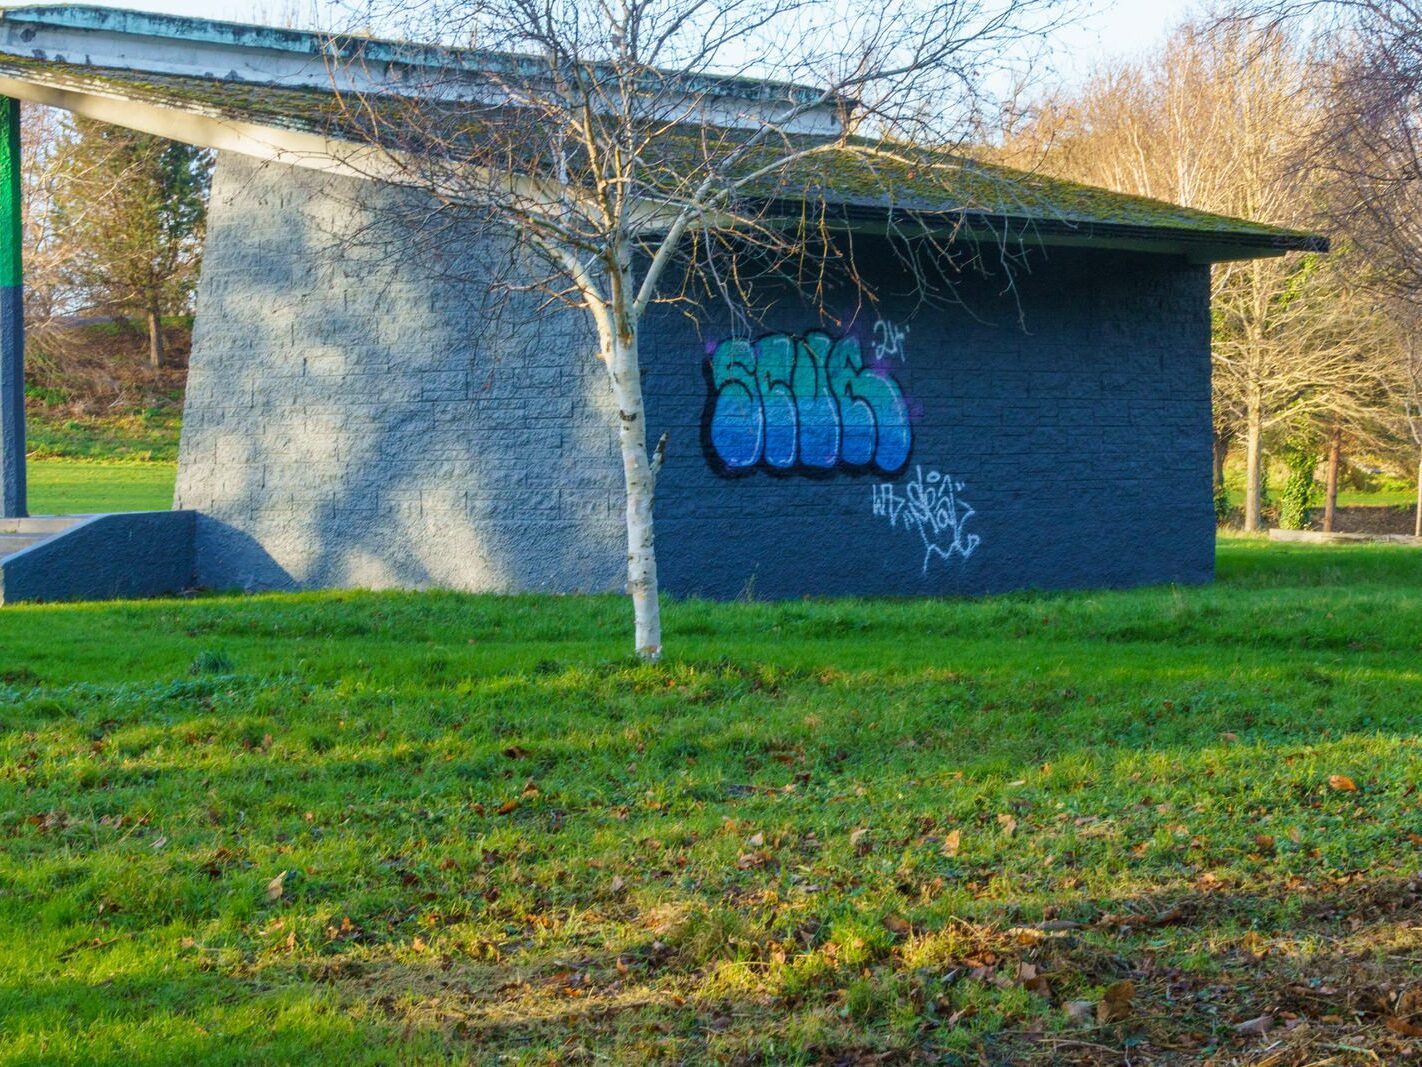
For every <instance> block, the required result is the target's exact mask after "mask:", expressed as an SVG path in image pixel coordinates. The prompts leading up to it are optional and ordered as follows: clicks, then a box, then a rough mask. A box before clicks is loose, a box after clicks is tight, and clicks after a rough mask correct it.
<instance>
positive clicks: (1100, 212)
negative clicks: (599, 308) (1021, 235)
mask: <svg viewBox="0 0 1422 1067" xmlns="http://www.w3.org/2000/svg"><path fill="white" fill-rule="evenodd" d="M0 77H10V78H15V79H19V80H23V81H26V82H29V83H32V84H36V85H43V86H49V87H53V88H60V89H69V90H76V91H81V92H86V93H90V94H98V95H102V96H107V97H114V98H119V99H129V100H135V101H141V102H144V103H148V104H151V105H154V106H157V107H162V108H167V109H173V110H178V111H183V112H187V113H193V114H200V115H205V116H207V117H209V118H214V119H219V120H227V121H232V122H244V123H250V124H255V125H258V126H263V127H269V128H272V129H284V130H291V131H297V132H302V133H312V134H318V135H321V136H323V137H328V138H334V139H337V140H347V141H353V142H360V141H362V140H363V139H364V138H365V136H366V135H365V133H364V132H363V131H362V130H361V129H359V128H358V127H359V126H360V125H363V122H362V120H361V118H360V117H359V116H356V115H353V114H352V111H354V110H356V109H349V110H348V109H347V108H345V107H344V106H343V103H342V101H341V99H340V98H339V97H338V96H337V95H336V94H334V93H332V92H328V91H324V90H320V89H309V88H287V87H281V86H273V85H268V84H262V83H255V82H250V81H236V80H227V79H219V78H196V77H188V76H180V75H167V74H154V73H147V72H135V71H129V70H116V69H107V68H98V67H91V66H82V65H77V64H70V63H63V62H59V61H56V60H50V59H31V58H26V57H20V56H10V55H0ZM487 113H488V112H487V109H485V115H486V116H487ZM479 121H487V119H486V118H485V119H481V120H479ZM469 128H471V129H472V127H469ZM718 136H723V137H724V136H735V134H732V133H729V132H724V133H721V134H719V135H718ZM797 147H804V148H811V149H813V151H811V152H810V153H809V154H807V155H805V156H803V157H802V158H801V159H799V160H797V161H796V162H795V163H794V164H793V165H792V166H790V167H787V168H784V169H783V170H781V171H779V172H777V173H776V174H775V175H774V176H773V177H769V178H767V179H765V180H764V181H762V182H759V183H757V186H756V187H755V188H754V189H753V190H751V192H752V195H756V196H759V197H763V198H764V199H767V200H776V201H780V200H783V201H787V202H796V201H799V200H801V199H803V198H805V197H813V198H816V199H819V198H823V199H824V201H825V202H826V203H828V204H829V205H831V206H832V207H833V208H835V209H838V210H839V211H841V212H842V213H843V214H845V215H847V216H850V217H855V216H858V217H862V218H871V217H879V218H882V217H883V215H884V214H885V213H886V212H889V211H893V212H895V213H901V214H914V215H918V216H926V217H934V216H939V217H944V218H946V219H950V220H951V221H953V222H955V223H956V222H962V223H965V224H967V226H968V227H969V228H970V229H971V228H973V227H975V226H986V227H988V228H994V227H1000V226H1003V225H1023V226H1030V227H1031V228H1033V229H1035V230H1036V231H1037V232H1039V233H1041V234H1043V235H1064V236H1070V237H1072V238H1073V239H1076V240H1081V239H1087V240H1090V239H1101V240H1102V241H1103V242H1104V241H1113V242H1116V243H1119V242H1121V241H1123V240H1124V241H1134V242H1145V243H1156V242H1172V243H1175V244H1178V245H1184V246H1187V247H1188V246H1199V247H1201V248H1202V249H1206V250H1207V251H1206V254H1207V255H1209V254H1210V253H1209V252H1208V249H1214V250H1215V253H1214V258H1232V257H1233V256H1234V255H1235V254H1239V255H1249V254H1269V253H1277V252H1285V251H1326V250H1327V247H1328V242H1327V240H1326V239H1325V238H1322V237H1318V236H1315V235H1313V234H1309V233H1305V232H1302V231H1297V230H1288V229H1282V228H1279V227H1275V226H1267V225H1263V224H1261V223H1256V222H1250V221H1248V220H1246V219H1238V218H1231V217H1228V216H1225V215H1215V214H1211V213H1209V212H1204V211H1196V210H1193V209H1191V208H1187V207H1181V206H1179V205H1177V204H1171V203H1167V202H1165V201H1161V200H1152V199H1148V198H1146V197H1140V196H1130V195H1126V194H1123V193H1116V192H1111V191H1109V190H1106V189H1100V188H1096V187H1094V186H1089V185H1082V184H1079V183H1077V182H1070V181H1064V180H1062V179H1058V178H1051V177H1047V176H1046V175H1042V174H1036V173H1028V172H1025V171H1020V170H1014V169H1012V168H1008V167H1003V166H998V165H995V164H988V163H983V162H979V161H974V160H969V159H965V158H963V157H961V156H957V155H951V154H948V153H945V152H934V151H930V150H925V149H919V148H905V149H902V150H894V151H892V152H890V151H886V150H884V148H883V146H881V145H876V144H873V143H871V142H868V141H851V142H849V143H847V144H844V143H832V142H828V141H819V142H816V141H814V140H812V139H810V138H807V137H802V138H800V139H799V140H798V141H797ZM659 148H661V149H662V150H661V152H660V153H659V154H660V157H661V168H660V169H661V170H662V171H663V175H664V176H663V180H664V181H665V182H666V183H667V184H668V185H670V184H679V183H680V182H683V181H684V180H685V176H686V173H687V170H688V165H690V166H694V165H695V163H696V162H697V161H698V160H697V159H693V158H691V157H692V156H699V158H700V159H705V158H706V155H705V153H706V150H705V148H704V145H703V138H702V136H700V135H686V134H683V135H679V136H668V137H667V138H666V139H665V141H664V142H662V143H659ZM783 150H784V149H783V146H776V147H775V148H767V149H765V151H764V158H765V159H770V158H771V155H770V153H772V152H777V153H778V152H781V151H783ZM756 164H757V160H756V159H755V158H750V159H747V160H746V161H745V164H744V165H745V166H746V167H748V168H750V169H755V167H756ZM657 170H658V166H657V164H656V163H655V162H654V163H653V164H652V166H651V173H650V174H649V176H648V177H649V181H650V182H651V184H652V185H653V186H656V185H657V184H658V179H657V176H656V171H657ZM1221 250H1223V254H1221Z"/></svg>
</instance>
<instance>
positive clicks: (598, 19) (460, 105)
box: [337, 0, 1063, 660]
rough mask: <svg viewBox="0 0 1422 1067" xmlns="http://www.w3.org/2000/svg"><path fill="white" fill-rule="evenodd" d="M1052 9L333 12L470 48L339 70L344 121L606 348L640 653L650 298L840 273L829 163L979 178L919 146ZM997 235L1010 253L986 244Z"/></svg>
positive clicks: (782, 4) (645, 635)
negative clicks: (386, 80) (346, 80)
mask: <svg viewBox="0 0 1422 1067" xmlns="http://www.w3.org/2000/svg"><path fill="white" fill-rule="evenodd" d="M1062 9H1063V5H1062V3H1061V2H1060V0H884V2H874V0H854V2H851V3H847V4H846V3H832V2H827V0H719V2H715V3H713V2H710V0H408V2H404V3H401V2H398V0H396V2H394V3H382V2H381V0H375V2H374V3H373V4H372V5H371V6H369V7H367V8H365V9H363V10H362V11H360V12H359V13H357V14H356V16H355V17H356V21H357V22H358V23H359V24H362V25H374V26H376V27H379V28H381V29H382V30H383V29H388V28H394V29H396V30H398V31H399V33H400V35H401V36H402V37H403V38H404V39H407V40H424V41H438V42H441V43H444V44H462V45H471V44H472V45H473V46H474V47H475V48H476V49H477V51H476V52H470V53H468V55H467V59H468V64H467V65H466V66H465V67H464V68H463V69H451V68H450V67H449V66H448V65H445V66H439V65H434V66H430V67H428V68H425V70H426V71H427V73H426V74H424V75H420V76H417V77H415V78H414V79H413V80H412V81H411V82H407V83H406V84H403V85H402V86H401V87H400V91H399V94H398V95H396V94H391V93H388V92H383V91H364V92H360V91H355V90H351V89H345V90H342V91H341V93H340V95H341V98H342V101H343V112H344V114H343V121H344V122H345V123H346V124H347V127H348V128H358V129H360V130H362V131H364V133H365V136H366V137H367V139H368V142H369V145H370V146H371V147H373V149H374V151H375V157H376V159H377V160H378V162H376V163H373V164H371V163H367V166H370V167H371V169H372V171H373V172H377V173H376V174H375V176H378V177H381V178H384V179H386V180H391V181H396V182H399V183H401V184H403V185H406V186H411V187H414V188H416V189H418V190H421V191H423V192H424V193H426V194H428V197H429V203H430V204H431V205H432V206H431V207H430V208H429V209H428V213H427V214H426V215H425V216H424V217H422V218H421V219H419V220H417V221H416V222H415V223H414V224H415V225H417V226H421V227H425V228H429V229H440V228H446V227H448V228H454V229H462V230H463V231H465V232H475V231H478V230H480V229H484V230H488V231H493V232H497V233H499V234H502V235H506V236H508V237H509V238H510V239H512V240H513V241H514V242H515V243H516V246H517V251H518V252H519V253H520V255H521V259H520V262H521V263H522V264H524V266H523V267H522V268H521V269H522V270H523V271H524V273H522V274H521V275H519V276H517V277H513V278H510V279H509V280H508V283H507V284H509V285H510V286H513V287H518V288H523V289H528V290H534V291H537V292H540V293H542V294H544V296H545V297H546V298H547V299H548V300H550V301H558V302H561V303H563V304H565V305H569V306H571V307H573V308H576V309H577V310H578V311H579V312H580V313H582V314H585V315H586V316H587V318H588V320H589V321H590V322H591V324H592V326H593V328H594V330H595V332H596V337H597V350H596V352H594V353H589V356H590V357H595V358H596V359H598V360H599V361H600V362H601V363H602V364H603V366H604V367H605V368H606V371H607V382H608V387H609V389H610V390H611V394H612V397H613V399H614V400H615V403H616V410H617V419H618V425H617V435H618V442H619V446H620V454H621V461H622V471H623V477H624V483H625V490H626V533H627V591H628V593H629V595H630V597H631V600H632V605H633V614H634V619H635V648H636V651H637V653H638V655H639V656H641V657H643V658H645V659H648V660H655V659H656V658H658V656H659V655H660V653H661V649H662V636H661V619H660V610H659V600H658V582H657V564H656V551H655V525H654V501H655V494H656V485H657V477H658V473H659V471H660V469H661V464H662V457H663V455H664V450H665V448H666V447H668V442H667V440H666V437H665V435H663V436H662V438H661V440H660V441H659V442H658V444H657V445H656V446H655V447H649V443H648V434H649V428H648V426H647V425H646V409H645V407H644V404H643V389H642V365H643V364H642V354H641V348H640V346H641V340H642V328H643V324H644V322H645V320H646V316H647V314H648V311H649V309H651V308H652V307H653V306H654V305H655V304H658V303H662V302H682V303H685V304H689V305H695V304H698V303H704V302H706V301H721V300H723V301H726V302H727V303H729V304H731V305H733V306H736V307H741V306H747V305H749V303H750V302H752V301H753V299H754V289H755V281H756V278H757V277H759V276H762V275H764V274H765V273H767V272H768V273H773V274H776V275H777V276H780V277H785V276H789V277H792V278H794V279H795V280H796V281H797V282H798V283H799V284H800V285H801V287H802V288H803V289H804V290H805V291H806V292H807V293H810V294H811V295H812V296H813V295H814V294H815V293H816V292H818V291H819V285H820V283H821V281H822V280H823V274H822V271H823V270H824V269H826V266H827V264H830V263H831V262H833V263H834V264H835V269H845V270H849V271H850V272H853V261H852V253H851V252H850V251H849V249H848V242H845V241H843V240H842V237H843V236H844V235H847V234H848V233H849V232H850V230H851V222H850V220H848V219H846V218H844V217H842V216H841V215H840V214H839V213H838V211H837V207H836V205H835V204H834V202H833V199H832V198H830V197H827V192H828V190H829V188H830V187H831V186H834V185H836V184H837V183H849V184H851V185H853V186H854V187H855V188H857V189H858V190H859V191H860V192H861V193H867V194H868V195H869V196H871V197H872V198H873V199H877V200H881V201H882V202H883V204H884V206H885V207H891V206H892V205H893V203H894V186H895V183H896V181H898V180H900V179H902V178H903V177H904V176H905V175H906V174H912V175H914V177H915V180H917V181H918V182H920V183H922V182H923V181H925V180H934V181H937V182H938V184H939V185H940V186H941V188H942V189H943V190H944V195H945V196H950V197H953V196H956V197H959V198H961V202H963V203H966V198H967V197H968V196H970V195H971V191H970V192H967V193H965V192H964V189H963V184H964V179H965V175H966V176H967V177H968V178H971V179H976V180H978V186H979V187H978V188H977V190H976V191H977V192H978V193H980V192H981V188H980V186H981V175H979V174H977V173H976V172H974V171H973V170H972V168H971V167H970V166H969V165H967V164H964V163H962V162H961V161H959V160H957V159H954V158H950V157H949V156H947V155H945V154H943V153H942V152H941V151H938V152H933V153H928V152H925V151H922V150H920V148H919V147H918V146H922V145H925V144H933V145H937V146H942V145H943V144H945V143H948V144H951V143H953V142H954V141H955V140H956V139H957V138H959V137H961V136H962V135H963V133H964V132H965V131H966V130H968V129H970V128H971V120H972V117H973V113H974V110H975V108H976V105H977V102H978V100H979V98H980V93H981V92H982V88H983V82H984V78H985V77H986V76H987V75H988V74H989V73H990V72H991V71H992V70H994V69H995V68H997V67H998V66H1000V65H1001V64H1002V63H1003V62H1004V57H1005V56H1007V55H1008V54H1010V53H1012V52H1013V49H1014V45H1016V44H1017V43H1018V42H1020V41H1022V40H1024V39H1025V38H1028V37H1030V36H1032V35H1036V34H1040V33H1042V32H1043V31H1044V30H1046V29H1047V28H1049V27H1050V25H1051V24H1052V22H1053V21H1054V20H1057V19H1059V18H1060V17H1062V13H1063V11H1062ZM359 61H360V60H359V57H358V55H357V56H356V57H355V58H353V59H352V62H356V63H358V62H359ZM337 81H338V82H339V79H337ZM1002 195H1004V196H1009V197H1010V196H1011V191H1010V190H1006V191H1003V193H1002ZM881 214H882V215H883V216H884V221H882V222H880V223H879V225H880V227H881V229H882V230H884V231H887V232H891V233H897V234H898V235H900V236H903V237H905V238H907V237H908V236H912V237H914V238H916V239H922V240H926V241H929V242H930V243H931V244H932V247H933V248H934V249H935V253H936V254H940V255H941V254H946V251H947V249H948V245H949V244H950V242H951V241H952V240H953V238H954V236H955V228H954V227H953V226H949V227H947V229H946V231H945V230H944V229H943V228H935V227H932V226H928V225H924V224H918V223H914V222H913V220H912V219H906V218H903V217H896V216H894V215H893V214H892V212H887V211H886V212H881ZM859 224H860V225H862V222H861V223H859ZM909 231H912V233H911V235H910V233H909ZM1001 251H1002V252H1003V254H1004V255H1010V251H1009V249H1008V248H1007V247H1006V244H1005V243H1004V244H1003V245H1002V248H1001ZM529 263H532V264H533V265H534V266H533V267H532V268H529V267H528V266H527V264H529ZM871 298H872V294H871Z"/></svg>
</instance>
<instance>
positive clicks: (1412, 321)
mask: <svg viewBox="0 0 1422 1067" xmlns="http://www.w3.org/2000/svg"><path fill="white" fill-rule="evenodd" d="M1237 17H1240V18H1245V19H1254V20H1261V21H1267V22H1268V23H1269V24H1270V25H1272V26H1275V27H1304V28H1305V29H1306V31H1307V32H1309V33H1310V34H1311V35H1313V36H1314V37H1315V39H1317V40H1318V41H1319V42H1320V45H1319V47H1320V50H1321V51H1322V52H1323V53H1325V54H1327V55H1328V56H1329V57H1330V61H1329V62H1328V63H1327V64H1324V65H1321V66H1319V67H1318V68H1317V69H1316V70H1315V72H1314V74H1315V77H1314V82H1315V94H1316V96H1317V97H1318V98H1319V100H1320V101H1321V104H1322V108H1323V116H1322V120H1321V124H1320V127H1319V132H1318V140H1317V155H1318V160H1319V165H1320V166H1321V167H1322V168H1323V169H1324V171H1325V172H1326V192H1327V195H1326V196H1325V197H1324V199H1323V200H1322V202H1321V204H1320V207H1321V210H1322V214H1323V216H1324V218H1325V219H1326V223H1327V225H1328V226H1329V228H1330V229H1331V230H1332V231H1333V232H1334V233H1336V234H1338V235H1339V236H1341V237H1342V238H1343V240H1344V241H1345V242H1346V243H1347V245H1348V246H1349V247H1350V249H1351V250H1352V253H1353V254H1351V255H1350V256H1349V257H1348V259H1347V262H1346V263H1345V264H1344V267H1345V269H1347V270H1348V272H1349V274H1350V278H1351V281H1352V283H1353V284H1354V285H1356V286H1359V287H1361V288H1363V289H1365V290H1367V291H1368V292H1370V293H1371V294H1372V295H1373V296H1374V297H1375V298H1377V299H1378V300H1380V301H1381V302H1382V304H1383V308H1384V314H1385V315H1386V316H1387V317H1388V321H1389V323H1390V325H1391V326H1392V327H1393V328H1394V329H1393V331H1392V344H1391V347H1390V348H1385V349H1381V350H1380V355H1381V356H1382V358H1383V362H1384V363H1385V364H1386V365H1387V366H1388V368H1389V372H1388V375H1387V383H1388V386H1387V388H1388V392H1387V400H1388V404H1387V409H1388V410H1387V413H1386V414H1387V416H1388V417H1387V418H1385V419H1384V420H1382V422H1381V423H1380V424H1379V425H1380V433H1381V439H1380V440H1379V441H1378V442H1377V443H1379V444H1380V446H1381V447H1383V448H1384V449H1385V450H1386V449H1387V448H1388V446H1389V445H1390V446H1391V451H1393V452H1396V451H1398V450H1399V449H1401V451H1402V452H1404V453H1406V458H1405V459H1403V461H1402V465H1405V466H1415V467H1416V468H1417V478H1418V486H1417V489H1418V498H1417V499H1418V504H1417V515H1416V521H1415V527H1416V530H1417V532H1418V535H1419V536H1422V441H1420V440H1419V439H1418V435H1417V434H1418V431H1417V421H1416V414H1415V412H1416V410H1417V393H1416V389H1417V386H1416V373H1417V369H1416V359H1417V356H1416V354H1415V352H1416V348H1417V344H1416V341H1415V336H1416V329H1417V326H1418V324H1419V321H1422V319H1419V312H1422V140H1420V139H1422V3H1418V2H1417V0H1253V2H1249V0H1246V2H1245V3H1243V4H1242V5H1241V7H1240V14H1239V15H1238V16H1237Z"/></svg>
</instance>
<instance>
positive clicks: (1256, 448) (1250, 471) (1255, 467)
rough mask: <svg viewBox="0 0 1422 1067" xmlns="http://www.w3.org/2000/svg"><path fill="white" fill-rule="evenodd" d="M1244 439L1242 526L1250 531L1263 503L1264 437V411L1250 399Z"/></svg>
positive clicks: (1254, 526)
mask: <svg viewBox="0 0 1422 1067" xmlns="http://www.w3.org/2000/svg"><path fill="white" fill-rule="evenodd" d="M1246 424H1247V425H1246V429H1245V439H1244V446H1245V447H1244V465H1245V479H1244V528H1245V529H1246V530H1247V531H1249V532H1251V533H1254V532H1257V531H1258V529H1259V513H1260V511H1261V510H1262V504H1263V500H1262V497H1263V478H1261V477H1260V475H1261V474H1262V472H1263V469H1264V454H1263V437H1264V413H1263V412H1261V411H1260V410H1259V404H1258V403H1257V402H1256V401H1253V400H1251V401H1250V403H1249V413H1248V417H1247V419H1246Z"/></svg>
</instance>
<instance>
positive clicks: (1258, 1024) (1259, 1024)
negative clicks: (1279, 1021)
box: [1234, 1015, 1274, 1037]
mask: <svg viewBox="0 0 1422 1067" xmlns="http://www.w3.org/2000/svg"><path fill="white" fill-rule="evenodd" d="M1273 1028H1274V1016H1272V1015H1260V1016H1258V1017H1257V1018H1254V1019H1247V1020H1245V1021H1244V1022H1242V1023H1235V1025H1234V1032H1235V1033H1236V1034H1244V1035H1247V1036H1250V1037H1263V1036H1264V1035H1265V1034H1267V1033H1268V1032H1269V1031H1270V1030H1272V1029H1273Z"/></svg>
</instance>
